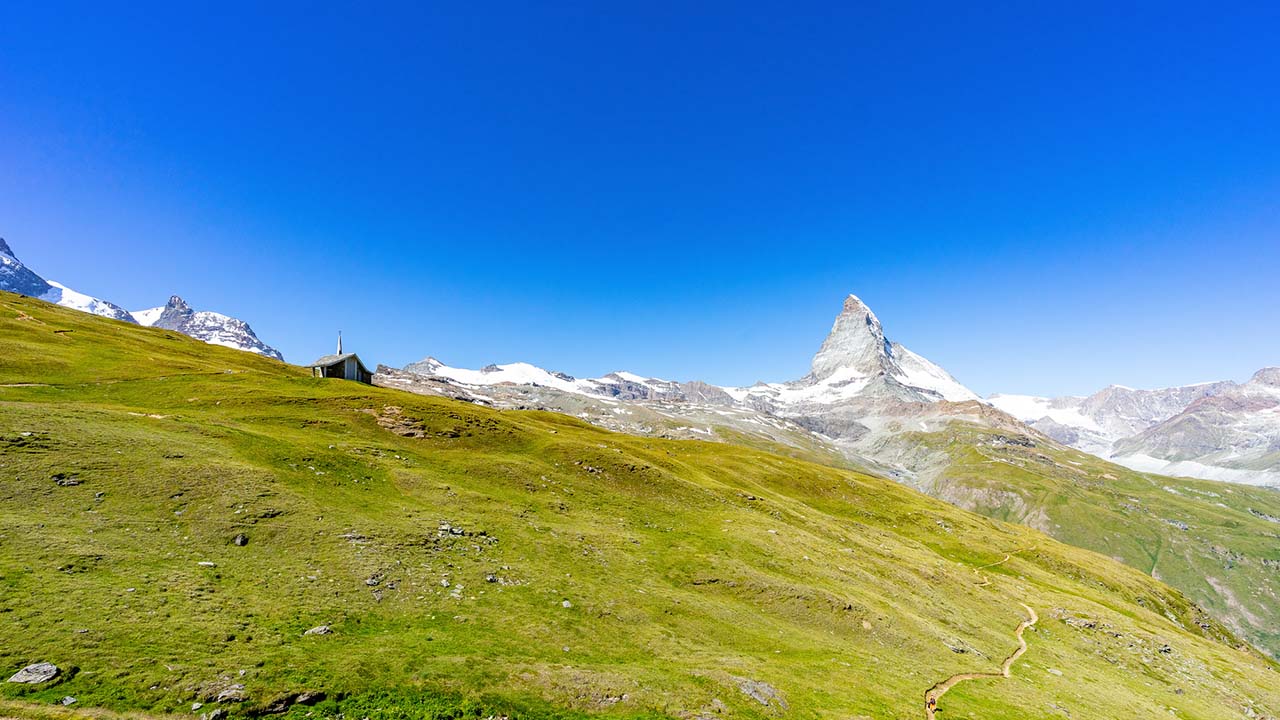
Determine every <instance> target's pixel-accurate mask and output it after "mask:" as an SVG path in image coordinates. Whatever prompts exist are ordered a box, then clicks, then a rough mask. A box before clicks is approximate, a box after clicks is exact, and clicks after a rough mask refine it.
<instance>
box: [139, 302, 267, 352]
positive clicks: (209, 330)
mask: <svg viewBox="0 0 1280 720" xmlns="http://www.w3.org/2000/svg"><path fill="white" fill-rule="evenodd" d="M133 317H134V318H135V319H136V320H137V322H138V323H139V324H141V325H145V326H147V327H158V328H164V329H166V330H176V331H177V332H180V333H182V334H183V335H190V336H191V337H193V338H195V339H197V340H203V341H204V342H207V343H209V344H211V345H221V346H223V347H229V348H235V349H236V350H244V351H246V352H252V353H257V354H259V355H265V356H267V357H270V358H275V359H276V360H283V359H284V356H283V355H281V354H280V351H279V350H276V349H275V348H273V347H271V346H270V345H267V344H266V343H264V342H262V341H261V340H259V339H258V336H257V335H256V334H254V332H253V328H251V327H249V324H248V323H246V322H245V321H243V320H237V319H236V318H233V317H228V316H226V315H223V314H221V313H216V312H209V311H207V310H199V311H198V310H193V309H191V306H190V305H188V304H187V302H186V301H185V300H183V299H182V298H180V297H178V296H177V295H174V296H172V297H170V298H169V302H168V304H166V305H164V306H162V307H156V308H150V309H147V310H138V311H136V312H134V313H133Z"/></svg>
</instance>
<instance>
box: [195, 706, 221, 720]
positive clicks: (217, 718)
mask: <svg viewBox="0 0 1280 720" xmlns="http://www.w3.org/2000/svg"><path fill="white" fill-rule="evenodd" d="M226 717H227V711H226V710H223V709H222V708H217V709H216V710H214V711H213V712H210V713H205V714H204V715H201V716H200V720H226Z"/></svg>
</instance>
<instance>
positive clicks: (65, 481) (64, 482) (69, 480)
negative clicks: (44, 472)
mask: <svg viewBox="0 0 1280 720" xmlns="http://www.w3.org/2000/svg"><path fill="white" fill-rule="evenodd" d="M53 482H54V483H56V484H57V485H59V486H60V487H75V486H76V485H79V484H80V478H78V477H76V476H75V475H67V474H66V473H57V474H56V475H54V476H53Z"/></svg>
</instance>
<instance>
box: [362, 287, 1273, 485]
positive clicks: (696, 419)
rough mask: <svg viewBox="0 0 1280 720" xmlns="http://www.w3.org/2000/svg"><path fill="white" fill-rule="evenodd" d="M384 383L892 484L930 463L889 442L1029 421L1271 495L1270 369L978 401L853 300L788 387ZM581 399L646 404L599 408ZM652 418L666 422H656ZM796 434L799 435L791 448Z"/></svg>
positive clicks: (1106, 450)
mask: <svg viewBox="0 0 1280 720" xmlns="http://www.w3.org/2000/svg"><path fill="white" fill-rule="evenodd" d="M406 374H407V375H406ZM411 376H417V377H419V378H429V379H430V381H431V382H429V383H425V384H424V383H423V382H422V381H421V380H418V381H415V380H414V379H413V377H411ZM382 377H383V379H384V380H385V381H386V382H389V383H394V384H398V385H400V386H403V387H413V386H414V385H415V382H416V383H417V387H418V389H419V390H420V391H422V390H424V389H426V390H427V391H431V390H430V389H431V388H432V387H433V386H434V388H435V391H438V392H440V393H442V394H452V395H454V396H456V397H466V398H469V399H472V400H478V401H482V402H487V403H491V404H497V405H504V406H519V405H522V404H528V405H534V406H544V407H549V408H552V409H559V410H561V411H569V412H572V413H573V414H577V415H579V416H582V417H585V418H587V419H591V420H592V421H593V422H597V423H598V424H601V425H604V426H607V427H611V428H612V429H619V430H627V431H631V432H642V433H643V432H658V433H664V434H672V435H677V436H686V437H698V436H702V437H706V436H709V435H710V434H711V432H712V431H711V429H710V427H709V426H710V425H715V424H721V425H724V424H725V423H729V424H730V425H732V426H733V427H734V428H735V429H736V430H737V431H741V432H747V433H755V434H763V435H765V436H767V437H768V439H769V440H770V441H773V442H783V443H785V444H796V443H799V444H803V445H806V446H813V447H825V448H828V449H832V450H836V451H838V452H840V453H842V454H843V455H845V456H846V457H848V459H849V460H850V461H851V462H854V463H856V464H858V465H861V466H865V467H869V468H871V469H878V470H880V471H887V472H889V473H890V474H892V475H894V476H896V477H899V478H909V477H911V476H913V475H916V474H919V473H920V472H922V471H923V472H926V473H927V471H928V468H929V466H930V463H929V462H928V461H927V460H925V459H923V458H916V460H914V461H907V460H906V459H904V458H903V457H901V452H900V451H901V448H900V447H899V446H898V444H897V443H889V444H886V440H887V439H888V438H890V437H893V436H897V435H900V434H902V433H903V432H905V431H924V430H931V429H933V428H936V427H938V426H940V425H943V424H946V423H948V422H950V421H953V420H965V421H972V422H976V423H979V424H982V425H987V426H991V427H996V428H1003V429H1007V430H1012V431H1020V428H1021V424H1022V423H1026V424H1027V425H1029V426H1030V427H1031V428H1032V429H1034V430H1036V431H1039V432H1040V433H1043V434H1044V435H1046V436H1048V437H1049V438H1052V439H1054V440H1056V441H1058V442H1060V443H1062V444H1064V445H1068V446H1071V447H1074V448H1077V449H1080V450H1084V451H1085V452H1088V453H1091V454H1094V455H1097V456H1098V457H1102V458H1104V459H1109V460H1113V461H1115V462H1117V463H1119V464H1122V465H1125V466H1126V467H1130V468H1133V469H1137V470H1143V471H1148V472H1159V473H1162V474H1169V475H1185V476H1189V477H1199V478H1206V479H1217V480H1229V481H1236V482H1244V483H1251V484H1259V485H1280V382H1277V377H1280V369H1276V368H1268V369H1264V370H1261V371H1259V372H1258V373H1257V374H1256V375H1255V376H1254V377H1253V379H1251V380H1250V381H1249V382H1247V383H1244V384H1240V385H1237V384H1236V383H1233V382H1229V381H1223V382H1214V383H1203V384H1199V385H1189V386H1185V387H1176V388H1166V389H1162V390H1134V389H1131V388H1125V387H1120V386H1112V387H1109V388H1106V389H1104V390H1101V391H1099V392H1097V393H1095V394H1093V395H1091V396H1089V397H1083V398H1082V397H1062V398H1042V397H1033V396H1026V395H993V396H991V397H990V398H987V399H986V400H980V399H979V397H978V395H977V394H975V393H974V392H973V391H971V390H969V389H968V388H967V387H965V386H964V385H962V384H961V383H960V382H959V381H957V380H956V379H955V378H954V377H952V376H951V374H950V373H948V372H947V371H946V370H944V369H942V368H941V367H939V366H937V365H936V364H934V363H932V362H930V361H929V360H927V359H925V358H924V357H922V356H920V355H918V354H916V353H914V352H912V351H911V350H908V349H907V348H906V347H903V346H902V345H900V344H898V343H895V342H891V341H890V340H888V339H887V338H886V337H885V334H884V329H883V327H882V326H881V323H880V320H879V319H878V318H877V317H876V315H875V313H874V312H872V310H871V309H870V308H869V307H867V305H866V304H865V303H863V302H862V301H861V300H860V299H859V298H857V297H856V296H854V295H850V296H849V297H848V298H846V299H845V302H844V307H843V308H842V310H841V312H840V314H839V316H838V317H837V318H836V321H835V323H834V325H833V326H832V329H831V333H830V334H829V335H828V336H827V338H826V340H825V341H824V342H823V344H822V347H821V348H820V349H819V350H818V352H817V354H816V355H815V356H814V358H813V361H812V364H811V369H810V372H809V374H808V375H806V376H805V377H803V378H800V379H798V380H794V381H791V382H784V383H759V384H756V385H753V386H751V387H721V386H716V385H712V384H710V383H705V382H698V381H693V382H674V381H670V380H662V379H657V378H650V377H644V376H642V375H637V374H634V373H630V372H624V371H618V372H613V373H609V374H608V375H605V376H603V377H599V378H591V379H577V378H574V377H571V376H569V375H566V374H564V373H558V372H553V371H549V370H544V369H542V368H539V367H536V366H533V365H529V364H526V363H515V364H510V365H490V366H488V367H485V368H482V369H480V370H467V369H462V368H455V367H450V366H448V365H445V364H444V363H442V362H440V361H439V360H437V359H435V358H427V359H426V360H423V361H421V362H417V363H413V364H410V365H407V366H405V367H404V368H403V372H401V373H397V372H396V371H393V370H391V369H389V368H384V369H383V372H382ZM561 394H568V395H570V396H579V397H578V398H577V399H576V400H572V401H571V400H570V399H568V398H566V397H564V396H562V395H561ZM584 398H599V399H609V400H614V401H621V402H632V403H635V402H638V403H646V404H648V405H647V407H645V408H643V409H638V408H630V409H625V410H624V409H613V408H601V407H599V406H595V407H593V406H592V405H591V403H588V402H584ZM997 411H999V412H997ZM655 413H656V414H657V415H658V416H665V417H666V418H667V419H668V420H669V421H670V422H659V421H658V419H657V418H656V417H654V416H653V415H654V414H655ZM730 421H732V422H730ZM1019 421H1020V422H1019ZM673 423H674V424H673ZM1021 430H1025V428H1021ZM804 431H807V433H808V434H809V437H805V438H804V439H803V441H800V440H798V438H797V433H798V432H801V433H803V432H804Z"/></svg>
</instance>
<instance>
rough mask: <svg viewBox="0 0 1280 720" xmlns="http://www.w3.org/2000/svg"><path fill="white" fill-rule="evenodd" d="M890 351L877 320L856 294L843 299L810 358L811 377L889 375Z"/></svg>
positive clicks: (891, 351) (817, 378)
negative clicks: (837, 312)
mask: <svg viewBox="0 0 1280 720" xmlns="http://www.w3.org/2000/svg"><path fill="white" fill-rule="evenodd" d="M892 359H893V348H892V347H891V346H890V344H889V342H888V341H887V340H885V337H884V329H883V328H882V327H881V326H880V319H879V318H877V317H876V314H875V313H874V312H872V311H871V308H869V307H867V304H866V303H864V302H862V299H861V298H859V297H858V296H857V295H849V297H847V298H845V300H844V308H843V309H842V310H841V311H840V315H838V316H837V317H836V321H835V324H834V325H832V326H831V333H830V334H828V335H827V339H826V341H825V342H823V343H822V347H821V348H820V349H819V350H818V354H817V355H814V356H813V364H812V375H813V378H814V379H815V380H823V379H826V378H828V377H830V376H832V375H834V374H835V373H837V372H838V371H842V370H845V371H853V374H856V375H859V376H863V377H868V376H874V375H879V374H882V373H886V372H889V371H890V370H891V367H892Z"/></svg>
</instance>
